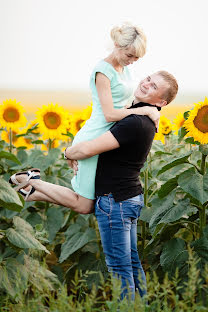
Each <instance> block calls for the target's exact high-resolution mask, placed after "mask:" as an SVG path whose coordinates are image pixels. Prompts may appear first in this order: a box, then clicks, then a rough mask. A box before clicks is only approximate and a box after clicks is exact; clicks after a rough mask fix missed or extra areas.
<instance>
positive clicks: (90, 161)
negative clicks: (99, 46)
mask: <svg viewBox="0 0 208 312" xmlns="http://www.w3.org/2000/svg"><path fill="white" fill-rule="evenodd" d="M98 72H99V73H102V74H104V75H105V76H106V77H108V78H109V80H110V84H111V93H112V98H113V106H114V108H116V109H119V108H123V107H124V106H125V105H127V104H128V101H129V100H130V98H131V96H132V92H133V88H132V81H131V77H130V73H129V70H128V68H127V67H124V69H123V72H122V73H119V72H117V71H116V70H115V69H114V67H113V66H112V65H111V64H110V63H108V62H106V61H104V60H101V61H100V62H99V63H98V64H97V65H96V67H95V68H94V70H93V72H92V75H91V78H90V88H91V90H92V102H93V108H92V114H91V117H90V119H88V120H87V121H86V123H85V125H84V126H83V127H82V128H81V129H80V130H79V132H78V133H77V134H76V136H75V138H74V140H73V144H72V145H75V144H77V143H79V142H83V141H89V140H92V139H95V138H97V137H98V136H100V135H101V134H103V133H105V132H106V131H108V130H109V129H110V128H111V127H112V125H113V124H114V123H115V122H107V121H106V120H105V117H104V115H103V111H102V107H101V104H100V101H99V98H98V94H97V89H96V85H95V76H96V73H98ZM97 161H98V155H96V156H93V157H91V158H87V159H83V160H79V161H78V172H77V175H76V176H74V177H73V178H72V181H71V183H72V187H73V189H74V191H75V192H76V193H78V194H80V195H81V196H83V197H86V198H89V199H94V198H95V175H96V168H97Z"/></svg>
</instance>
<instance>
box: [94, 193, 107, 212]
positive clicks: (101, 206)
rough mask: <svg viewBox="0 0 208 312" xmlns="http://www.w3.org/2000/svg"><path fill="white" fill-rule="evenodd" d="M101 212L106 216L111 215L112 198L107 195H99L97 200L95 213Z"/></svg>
mask: <svg viewBox="0 0 208 312" xmlns="http://www.w3.org/2000/svg"><path fill="white" fill-rule="evenodd" d="M99 213H101V214H104V215H105V216H109V215H110V213H111V203H110V198H108V197H107V196H99V197H98V199H97V201H96V209H95V215H99Z"/></svg>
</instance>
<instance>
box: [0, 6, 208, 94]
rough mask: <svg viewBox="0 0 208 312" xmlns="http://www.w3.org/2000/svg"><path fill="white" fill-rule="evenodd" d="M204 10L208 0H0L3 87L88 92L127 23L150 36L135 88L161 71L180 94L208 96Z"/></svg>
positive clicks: (207, 21)
mask: <svg viewBox="0 0 208 312" xmlns="http://www.w3.org/2000/svg"><path fill="white" fill-rule="evenodd" d="M207 12H208V1H207V0H197V1H196V0H174V1H170V0H169V1H168V0H146V1H145V0H143V1H141V0H128V1H127V0H125V1H124V0H105V1H100V0H83V1H81V0H76V1H74V0H0V89H3V88H16V89H34V90H35V89H39V90H46V89H47V90H70V89H86V90H87V89H89V78H90V74H91V71H92V69H93V67H94V66H95V65H96V63H97V62H98V61H99V60H100V59H103V58H105V57H106V56H107V55H108V54H109V53H110V52H111V49H112V48H113V45H112V43H111V39H110V30H111V28H112V27H113V26H115V25H119V24H121V23H123V22H125V21H129V22H131V23H133V24H135V25H138V26H140V27H141V28H142V29H143V30H144V32H145V34H146V36H147V53H146V55H145V56H144V57H143V58H141V59H139V60H138V61H137V62H136V63H134V64H133V65H130V66H129V69H130V71H131V72H132V76H133V78H134V81H135V84H137V83H138V82H139V81H140V79H142V78H144V77H145V76H146V75H149V74H151V73H153V72H155V71H157V70H162V69H163V70H167V71H169V72H171V73H172V74H173V75H174V76H175V77H176V78H177V80H178V83H179V93H180V94H183V93H184V94H187V93H191V94H196V93H197V94H199V93H200V94H201V95H202V96H208V78H207V76H208V75H207V74H208V61H207V58H208V40H207V37H208V35H207V32H208V17H207Z"/></svg>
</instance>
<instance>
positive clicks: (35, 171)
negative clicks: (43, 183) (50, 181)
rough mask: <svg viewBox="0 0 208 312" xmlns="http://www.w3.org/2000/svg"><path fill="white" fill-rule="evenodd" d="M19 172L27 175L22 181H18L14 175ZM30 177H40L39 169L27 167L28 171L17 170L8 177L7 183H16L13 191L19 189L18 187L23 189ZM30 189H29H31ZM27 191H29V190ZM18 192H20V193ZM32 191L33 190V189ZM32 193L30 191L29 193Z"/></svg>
mask: <svg viewBox="0 0 208 312" xmlns="http://www.w3.org/2000/svg"><path fill="white" fill-rule="evenodd" d="M21 174H26V175H27V176H28V177H27V178H26V180H25V181H24V182H21V183H20V182H18V181H17V179H16V177H17V176H18V175H21ZM30 179H40V169H37V168H33V169H29V170H28V171H22V172H17V173H15V174H13V175H12V176H11V177H10V179H9V183H10V184H12V185H16V186H15V187H14V190H15V191H19V190H20V189H23V188H24V187H26V186H28V185H29V180H30ZM31 190H32V189H31ZM31 190H30V191H31ZM22 191H23V190H21V192H22ZM30 191H29V192H30ZM21 192H20V193H21ZM33 192H34V191H33ZM24 193H27V192H26V191H24ZM31 194H32V193H30V195H31ZM22 195H26V196H27V197H28V196H29V195H27V194H22Z"/></svg>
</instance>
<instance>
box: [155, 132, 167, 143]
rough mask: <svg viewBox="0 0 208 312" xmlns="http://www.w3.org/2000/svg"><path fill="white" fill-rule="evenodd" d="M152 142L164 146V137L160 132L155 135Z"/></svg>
mask: <svg viewBox="0 0 208 312" xmlns="http://www.w3.org/2000/svg"><path fill="white" fill-rule="evenodd" d="M154 140H159V141H161V142H162V143H163V144H165V136H164V135H163V134H162V133H161V132H158V133H155V137H154Z"/></svg>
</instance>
